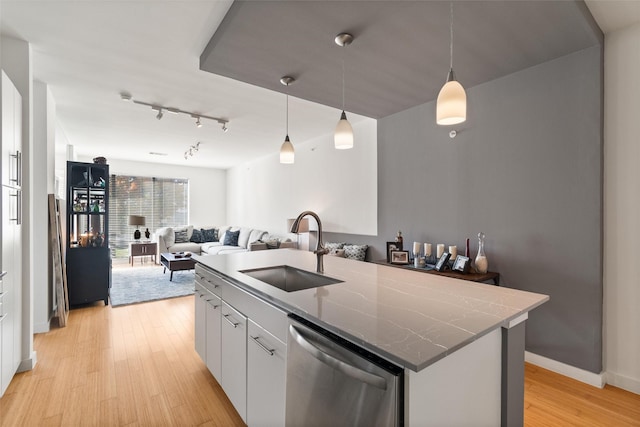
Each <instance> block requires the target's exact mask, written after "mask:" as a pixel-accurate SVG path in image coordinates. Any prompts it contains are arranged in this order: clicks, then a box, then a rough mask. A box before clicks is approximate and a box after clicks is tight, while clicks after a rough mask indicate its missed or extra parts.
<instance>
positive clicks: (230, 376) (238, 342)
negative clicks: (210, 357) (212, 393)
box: [220, 301, 247, 422]
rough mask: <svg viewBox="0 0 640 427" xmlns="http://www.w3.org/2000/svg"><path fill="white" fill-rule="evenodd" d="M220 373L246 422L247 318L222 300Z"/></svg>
mask: <svg viewBox="0 0 640 427" xmlns="http://www.w3.org/2000/svg"><path fill="white" fill-rule="evenodd" d="M221 329H222V343H221V347H222V375H221V382H220V385H221V386H222V389H223V390H224V392H225V393H226V394H227V397H229V400H230V401H231V403H232V404H233V406H234V407H235V408H236V411H238V414H240V417H241V418H242V420H243V421H244V422H247V318H246V317H245V316H244V315H242V314H241V313H240V312H238V311H236V310H234V309H233V308H232V307H231V306H230V305H228V304H227V303H225V302H224V301H222V326H221Z"/></svg>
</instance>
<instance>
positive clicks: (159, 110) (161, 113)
mask: <svg viewBox="0 0 640 427" xmlns="http://www.w3.org/2000/svg"><path fill="white" fill-rule="evenodd" d="M162 116H164V113H163V112H162V108H159V109H158V114H156V119H158V120H160V119H161V118H162Z"/></svg>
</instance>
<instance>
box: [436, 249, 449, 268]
mask: <svg viewBox="0 0 640 427" xmlns="http://www.w3.org/2000/svg"><path fill="white" fill-rule="evenodd" d="M450 257H451V254H450V253H449V252H445V253H443V254H442V256H441V257H440V259H439V260H438V262H437V263H436V267H435V270H436V271H444V270H446V269H447V268H448V267H449V258H450Z"/></svg>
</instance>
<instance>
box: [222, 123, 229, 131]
mask: <svg viewBox="0 0 640 427" xmlns="http://www.w3.org/2000/svg"><path fill="white" fill-rule="evenodd" d="M228 130H229V128H228V127H227V124H226V123H223V124H222V132H224V133H227V131H228Z"/></svg>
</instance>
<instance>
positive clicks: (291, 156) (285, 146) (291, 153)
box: [280, 76, 296, 165]
mask: <svg viewBox="0 0 640 427" xmlns="http://www.w3.org/2000/svg"><path fill="white" fill-rule="evenodd" d="M294 81H295V79H294V78H293V77H291V76H284V77H282V78H281V79H280V83H282V84H283V85H285V86H287V136H285V138H284V142H283V143H282V146H281V147H280V163H282V164H285V165H290V164H293V163H294V162H295V157H296V153H295V150H294V149H293V144H292V143H291V140H290V139H289V85H290V84H291V83H293V82H294Z"/></svg>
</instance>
